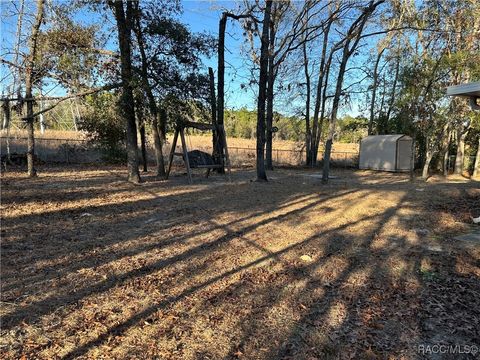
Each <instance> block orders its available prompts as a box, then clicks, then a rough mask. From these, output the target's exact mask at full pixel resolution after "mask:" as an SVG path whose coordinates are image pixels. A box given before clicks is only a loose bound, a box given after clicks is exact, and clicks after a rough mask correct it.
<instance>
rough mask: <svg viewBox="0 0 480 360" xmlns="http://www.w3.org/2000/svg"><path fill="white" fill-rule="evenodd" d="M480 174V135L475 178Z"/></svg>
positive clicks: (474, 167) (474, 169)
mask: <svg viewBox="0 0 480 360" xmlns="http://www.w3.org/2000/svg"><path fill="white" fill-rule="evenodd" d="M477 176H480V137H479V138H478V147H477V156H476V157H475V165H474V166H473V175H472V177H473V178H476V177H477Z"/></svg>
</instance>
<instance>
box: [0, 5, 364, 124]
mask: <svg viewBox="0 0 480 360" xmlns="http://www.w3.org/2000/svg"><path fill="white" fill-rule="evenodd" d="M25 3H26V5H27V7H29V8H31V13H34V11H33V10H34V6H35V5H34V4H35V2H34V1H33V0H26V1H25ZM48 3H49V2H47V6H48ZM181 4H182V8H183V13H182V14H181V15H180V19H181V21H182V22H183V23H185V24H187V26H188V27H189V28H190V29H191V30H192V31H193V32H206V33H209V34H211V35H213V36H214V37H217V36H218V22H219V19H220V16H221V13H222V11H223V10H224V9H229V10H232V9H235V8H236V7H237V6H238V5H237V3H236V2H234V1H214V0H205V1H200V0H197V1H192V0H183V1H182V2H181ZM11 6H12V5H11V2H7V1H5V0H0V7H1V10H2V21H1V24H0V25H1V27H0V32H1V38H2V56H4V55H3V54H4V49H5V48H11V47H12V46H13V35H14V34H15V28H16V18H15V17H9V16H5V15H8V11H9V10H11ZM105 16H106V17H105ZM100 17H104V18H103V19H102V20H100ZM76 20H77V21H80V22H83V23H92V22H99V20H100V21H101V23H103V24H104V25H103V26H104V27H105V28H108V27H111V28H112V33H111V34H112V36H111V40H110V41H109V43H108V47H110V48H111V49H112V50H117V49H116V47H117V45H116V36H115V29H114V28H115V24H114V19H113V15H112V14H111V13H109V12H108V13H106V15H105V14H103V15H99V14H97V13H92V12H89V11H87V10H82V12H81V13H79V14H78V15H77V19H76ZM26 26H27V27H29V26H30V25H29V24H26ZM27 30H28V31H29V28H27ZM28 31H27V32H26V33H28ZM242 33H243V31H242V29H241V27H240V25H239V24H238V22H236V21H234V20H228V24H227V34H226V39H225V44H226V51H225V57H226V71H225V90H226V93H225V100H226V104H225V105H226V107H227V108H240V107H246V108H248V109H255V107H256V106H255V99H256V94H255V87H253V88H252V87H248V86H247V87H242V86H241V85H242V84H245V83H247V82H248V79H249V77H250V67H251V62H250V61H249V58H248V54H245V53H244V52H243V53H242V46H245V44H244V39H243V34H242ZM203 63H204V65H205V67H204V69H203V70H204V71H205V72H206V71H207V68H208V67H209V66H211V67H212V68H213V69H214V71H215V73H216V69H217V57H216V55H215V54H213V56H212V57H211V58H204V59H203ZM0 68H1V70H2V76H1V77H2V83H1V84H0V85H1V88H4V87H5V85H6V82H5V81H4V80H3V78H4V75H5V70H6V68H5V67H4V66H0ZM299 76H302V77H303V72H302V73H301V74H299ZM8 81H9V80H8V79H7V82H8ZM54 94H56V95H63V93H61V90H59V89H55V90H54V91H51V93H50V95H54ZM275 110H276V111H279V112H282V113H285V114H289V112H291V110H292V104H282V103H281V102H280V101H278V102H277V103H276V108H275ZM344 111H346V112H351V113H353V114H354V115H355V114H356V113H358V110H357V105H356V102H354V106H353V109H352V110H350V109H344Z"/></svg>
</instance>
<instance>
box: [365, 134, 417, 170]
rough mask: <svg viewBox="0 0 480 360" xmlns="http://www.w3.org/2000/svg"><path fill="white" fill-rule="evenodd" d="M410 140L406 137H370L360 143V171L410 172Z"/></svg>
mask: <svg viewBox="0 0 480 360" xmlns="http://www.w3.org/2000/svg"><path fill="white" fill-rule="evenodd" d="M411 158H412V138H411V137H409V136H406V135H372V136H367V137H366V138H363V139H362V141H361V142H360V157H359V160H358V167H359V168H360V169H371V170H383V171H410V170H411V166H412V165H411Z"/></svg>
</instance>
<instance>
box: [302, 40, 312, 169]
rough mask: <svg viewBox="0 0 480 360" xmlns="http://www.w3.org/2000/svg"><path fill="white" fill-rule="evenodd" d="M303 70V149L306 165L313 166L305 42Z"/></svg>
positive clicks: (309, 88)
mask: <svg viewBox="0 0 480 360" xmlns="http://www.w3.org/2000/svg"><path fill="white" fill-rule="evenodd" d="M302 50H303V70H304V72H305V83H306V84H305V85H306V92H307V93H306V100H305V149H306V155H307V156H306V162H307V165H308V166H313V163H312V153H311V151H310V149H311V145H312V133H311V130H310V98H311V84H310V73H309V71H308V54H307V44H306V42H304V43H303V49H302Z"/></svg>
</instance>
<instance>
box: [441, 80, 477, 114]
mask: <svg viewBox="0 0 480 360" xmlns="http://www.w3.org/2000/svg"><path fill="white" fill-rule="evenodd" d="M447 95H449V96H462V97H468V98H469V99H470V106H471V107H472V109H473V110H480V105H479V104H478V102H477V99H479V98H480V81H476V82H472V83H468V84H462V85H455V86H449V87H448V88H447Z"/></svg>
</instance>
